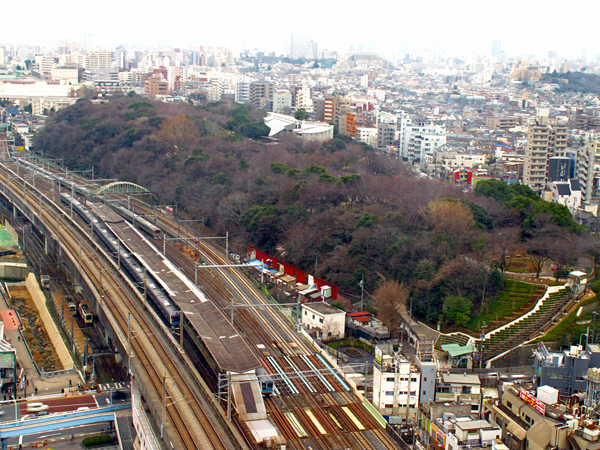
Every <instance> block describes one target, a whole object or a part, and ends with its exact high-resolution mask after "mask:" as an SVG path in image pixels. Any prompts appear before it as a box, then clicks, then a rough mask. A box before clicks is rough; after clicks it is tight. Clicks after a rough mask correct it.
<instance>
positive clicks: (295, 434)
mask: <svg viewBox="0 0 600 450" xmlns="http://www.w3.org/2000/svg"><path fill="white" fill-rule="evenodd" d="M285 47H286V48H287V49H286V51H285V53H277V54H276V53H275V52H272V51H267V52H263V51H260V50H258V49H254V50H249V49H246V50H243V51H239V50H234V49H233V48H226V47H215V46H196V47H188V48H183V47H180V48H178V47H173V46H163V47H160V49H157V48H158V47H156V46H155V47H152V48H143V47H141V46H139V45H136V46H131V47H126V46H124V45H123V46H119V47H116V48H101V47H97V46H95V45H92V43H91V42H87V38H84V39H82V41H81V42H77V41H75V40H71V39H61V40H59V41H58V42H57V43H56V45H55V46H50V45H49V44H47V43H46V44H45V45H44V46H31V45H11V44H7V43H4V44H3V45H0V151H1V152H2V158H1V159H2V161H0V163H1V164H2V167H1V168H0V188H1V189H0V191H1V192H0V194H1V195H0V209H1V210H2V215H3V219H2V220H3V224H2V227H1V228H0V247H1V248H0V278H1V279H2V284H0V294H1V297H2V300H1V302H0V315H1V319H2V323H3V325H2V326H0V376H1V380H2V385H1V392H2V393H3V394H4V401H1V399H0V403H1V404H2V406H1V411H2V412H1V414H2V415H3V417H2V423H0V439H1V440H2V445H3V448H7V446H8V448H21V446H23V447H26V446H32V447H33V446H36V447H37V446H38V445H40V444H42V445H50V444H51V445H54V446H55V447H56V448H69V447H67V446H68V445H70V444H72V443H74V442H77V443H81V445H82V446H84V447H86V448H88V447H91V446H98V445H107V446H110V445H112V446H116V447H110V448H136V449H150V448H152V449H154V448H157V449H158V448H169V446H170V448H177V449H179V448H186V449H187V448H227V449H228V448H236V449H238V448H239V449H246V448H247V449H259V448H277V449H283V448H288V449H297V450H300V449H317V448H318V449H340V450H341V449H347V448H351V449H378V450H379V449H394V448H401V449H409V448H412V449H420V450H430V449H444V450H463V449H464V450H466V449H479V448H481V449H484V448H492V449H494V450H508V449H510V450H525V449H540V450H542V449H544V450H550V449H560V450H583V449H589V450H596V449H597V450H600V440H599V436H600V423H599V418H600V403H599V402H600V373H599V372H598V370H599V369H598V367H600V343H599V338H598V332H596V330H595V327H596V315H597V314H598V312H599V311H600V299H599V298H598V297H597V295H596V294H597V293H599V292H600V281H596V278H597V269H596V263H597V262H598V259H599V258H600V252H599V251H598V248H599V246H600V241H599V240H598V239H597V232H598V231H600V221H599V219H598V213H599V202H600V148H599V146H598V143H599V142H600V134H599V129H600V58H599V57H594V58H592V57H588V55H587V52H586V50H585V48H581V49H580V51H579V53H580V55H579V57H578V58H576V59H573V58H572V57H570V58H566V57H564V56H562V55H561V54H559V53H558V52H557V51H553V50H550V51H547V52H546V54H545V55H544V56H543V57H541V56H539V55H530V56H526V55H524V54H523V55H520V56H516V55H514V54H512V53H509V52H507V51H505V50H504V48H503V42H502V40H500V39H493V40H490V41H489V45H488V47H489V51H487V52H485V53H481V52H480V54H475V52H473V51H472V52H471V54H470V55H469V56H460V57H458V56H456V57H453V56H449V52H448V51H446V50H441V49H439V48H433V47H432V48H431V49H430V50H429V51H427V52H420V53H416V52H414V51H413V52H411V51H410V50H411V48H410V47H409V42H408V41H400V43H399V45H398V46H397V48H396V50H395V51H394V52H388V51H386V52H383V53H378V52H377V50H378V46H377V44H376V42H375V40H370V41H369V42H368V43H366V44H361V45H349V46H348V47H349V50H350V51H349V52H345V51H344V52H341V51H338V50H327V49H323V48H321V45H320V44H319V42H317V41H315V40H313V39H311V37H310V35H309V34H307V33H293V34H291V35H290V36H289V37H288V41H287V44H285ZM413 48H414V47H413ZM39 427H41V428H39ZM15 430H18V433H15ZM50 432H55V435H53V436H55V437H54V439H50V442H49V441H48V438H47V436H50V434H49V433H50ZM60 445H64V447H60ZM107 448H108V447H107Z"/></svg>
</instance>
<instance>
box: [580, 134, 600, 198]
mask: <svg viewBox="0 0 600 450" xmlns="http://www.w3.org/2000/svg"><path fill="white" fill-rule="evenodd" d="M598 150H599V146H598V140H597V138H596V137H595V136H592V137H590V138H588V140H587V141H586V142H585V145H584V146H583V147H580V148H579V149H578V151H577V164H576V168H575V177H576V178H577V179H578V180H579V183H580V184H581V194H582V199H583V200H584V201H586V202H589V201H591V200H592V198H593V197H596V193H597V192H598V188H599V187H600V154H599V153H598Z"/></svg>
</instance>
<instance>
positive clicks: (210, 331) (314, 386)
mask: <svg viewBox="0 0 600 450" xmlns="http://www.w3.org/2000/svg"><path fill="white" fill-rule="evenodd" d="M1 159H2V160H3V162H1V166H0V194H1V195H2V196H3V197H4V201H6V202H8V203H9V204H10V205H11V206H12V208H13V210H14V211H19V213H20V215H21V216H24V217H26V218H27V220H28V221H29V222H30V223H31V224H32V226H33V227H35V228H36V229H37V230H38V232H39V233H40V234H41V235H42V236H43V240H44V250H45V252H46V253H47V254H48V255H51V256H52V257H53V258H54V259H56V260H57V261H60V262H58V265H59V266H60V265H61V264H62V266H63V267H65V269H66V270H67V271H68V272H69V273H71V274H72V276H73V277H74V278H75V280H76V282H77V283H78V284H79V286H81V289H82V290H83V292H84V294H85V296H86V298H87V299H88V301H89V302H90V304H91V305H92V306H93V309H94V313H95V314H96V316H97V317H98V319H99V321H100V323H101V325H102V328H103V330H104V337H105V339H106V342H107V345H108V346H109V347H110V350H111V352H113V353H114V354H115V357H116V358H117V362H120V363H121V364H123V365H125V366H126V367H127V370H128V373H129V374H130V376H131V378H132V383H134V384H135V386H136V391H137V390H139V393H140V396H141V397H143V399H144V400H145V405H146V407H147V409H148V411H149V413H150V415H151V416H152V418H153V420H154V423H155V429H156V432H157V434H160V437H161V438H162V442H163V444H164V445H165V447H171V448H177V449H180V448H181V449H194V448H198V449H200V448H201V449H246V448H261V447H263V446H271V447H272V448H277V446H281V445H286V446H287V448H292V449H298V450H300V449H309V448H312V449H356V450H358V449H365V450H367V449H368V450H371V449H373V450H379V449H393V448H398V446H399V444H398V443H397V441H395V440H394V438H393V435H392V434H391V433H390V432H389V431H388V430H386V424H385V421H384V420H383V418H382V417H381V416H380V415H379V414H378V413H377V412H376V411H375V410H374V408H373V407H372V406H371V405H370V404H369V402H368V401H367V400H365V399H363V398H362V397H360V396H359V394H357V393H356V392H355V391H354V389H353V388H352V386H351V384H350V383H349V382H347V381H346V380H345V379H344V377H343V375H341V374H340V371H339V369H338V368H337V367H336V366H335V362H333V361H328V360H327V359H326V358H325V357H323V356H321V355H320V354H319V353H318V352H317V351H316V350H315V348H313V346H312V344H311V343H310V342H309V340H308V339H307V338H306V335H305V334H304V333H302V332H300V333H299V332H298V330H297V328H296V327H295V326H292V323H291V322H290V320H289V319H288V318H287V317H286V316H285V315H284V314H282V312H281V311H280V310H279V309H278V308H276V307H272V304H270V303H268V301H267V300H266V299H265V298H264V296H263V295H262V294H261V293H260V291H259V290H258V288H257V286H256V285H255V283H254V282H253V281H251V280H250V279H249V277H248V276H247V275H246V274H245V273H244V272H243V268H240V267H230V266H233V265H234V263H232V261H231V260H230V259H229V258H228V256H227V254H226V253H225V254H224V253H223V251H222V250H219V249H218V248H216V247H214V246H212V245H211V244H209V243H208V241H207V240H204V239H201V238H197V237H195V234H197V231H196V232H194V231H192V230H190V229H188V228H187V227H181V226H180V224H179V222H178V221H177V220H176V219H174V218H173V217H172V216H171V215H170V214H165V213H163V212H157V211H156V209H154V208H152V207H151V206H149V205H147V204H145V203H143V202H141V201H139V200H136V199H133V198H129V197H128V198H124V197H123V192H119V190H118V188H117V190H116V191H115V192H112V191H111V189H113V188H110V189H106V190H105V191H103V192H104V197H103V198H104V199H105V200H110V201H114V200H121V201H122V202H123V203H124V204H125V205H129V206H131V204H132V203H133V204H134V205H135V211H136V212H137V213H138V214H141V215H142V216H143V217H145V218H150V219H152V218H154V221H153V222H154V225H155V226H156V227H158V228H160V230H162V233H163V236H164V237H163V242H160V240H157V239H155V238H153V237H151V236H149V235H146V234H145V233H144V232H143V231H140V229H139V228H136V227H134V225H133V224H131V223H130V222H128V221H126V220H124V219H123V218H122V217H121V216H120V215H119V214H117V213H116V212H115V211H114V210H113V209H112V208H110V207H109V206H107V204H109V203H110V202H109V201H105V203H106V204H102V203H100V202H99V201H92V200H98V199H99V197H97V196H88V195H86V194H85V192H79V191H78V192H77V194H76V193H75V191H76V185H80V186H84V187H86V189H88V190H90V191H95V192H98V189H90V186H91V183H90V181H89V180H87V179H81V178H79V177H75V176H73V174H71V177H70V180H71V185H70V186H68V183H61V182H58V183H55V181H54V179H52V177H53V176H56V177H62V176H63V174H61V173H59V170H58V169H54V168H51V166H50V165H49V164H48V165H47V167H48V169H47V170H46V169H44V165H43V164H42V165H41V166H36V167H35V168H33V167H32V163H31V162H28V163H27V164H22V161H18V160H13V159H10V158H9V156H8V155H7V152H6V149H5V152H4V156H3V157H2V158H1ZM49 172H50V173H51V174H56V175H50V174H49ZM32 175H33V176H32ZM36 178H37V179H36ZM65 184H66V185H67V188H64V187H61V186H65ZM69 187H70V189H69ZM128 189H129V187H128ZM61 193H69V194H70V197H71V199H73V200H74V199H75V198H79V201H80V202H81V203H82V204H84V205H85V206H86V207H87V208H88V209H89V210H90V211H92V212H93V213H94V214H95V215H96V216H97V217H98V218H99V219H100V220H102V221H103V223H104V224H106V226H107V227H108V228H109V229H110V230H111V231H112V232H113V233H114V234H115V235H116V236H117V237H118V240H119V244H118V245H119V247H118V250H117V251H116V252H114V251H110V250H109V249H107V247H106V246H105V245H103V244H102V241H101V239H99V238H98V236H97V230H96V233H95V232H94V226H93V224H91V226H90V224H88V223H86V222H85V221H84V220H82V217H80V216H78V214H77V213H74V212H73V207H72V206H70V205H65V204H64V202H63V203H61V201H60V200H59V199H60V197H61V196H60V194H61ZM64 197H65V196H63V198H64ZM66 197H68V196H66ZM166 236H170V237H169V238H168V239H167V237H166ZM176 238H177V239H180V241H178V240H177V239H176ZM161 244H162V245H161ZM121 249H123V251H125V252H127V254H131V255H135V257H136V259H137V260H138V261H140V264H142V266H143V268H144V271H145V274H146V273H147V274H148V275H149V276H152V277H153V278H152V279H153V280H156V283H157V284H158V285H160V287H161V288H162V289H164V291H165V292H167V293H168V294H169V297H170V298H171V300H172V301H173V303H174V304H175V305H177V308H178V311H179V313H180V314H179V317H180V323H179V324H177V325H176V326H173V324H170V323H168V322H167V323H166V322H165V320H164V317H161V314H160V311H159V310H157V309H156V308H154V307H153V305H152V304H151V302H149V301H148V296H147V288H148V286H147V285H146V276H144V285H143V286H140V285H139V283H135V282H134V281H132V279H131V277H130V276H128V274H127V272H126V270H124V269H123V267H122V262H121V260H120V257H121V256H120V255H121V253H120V252H121ZM115 253H118V254H116V255H115ZM202 263H204V264H206V267H205V268H204V269H201V270H198V269H199V264H202ZM235 265H237V264H235ZM236 306H238V307H240V309H241V311H243V312H241V313H238V314H236V315H235V317H234V316H233V315H232V316H231V317H232V318H233V320H232V319H231V318H229V314H227V312H228V310H229V309H231V311H233V307H236ZM244 306H248V308H246V307H244ZM260 373H263V378H261V377H260V375H259V374H260ZM264 377H267V378H266V379H269V380H271V381H272V383H273V395H271V396H269V397H264V396H263V394H264V390H263V384H262V381H261V380H264V379H265V378H264ZM134 403H135V402H134ZM134 416H135V414H134ZM152 443H153V441H152V440H151V439H148V441H147V445H148V448H153V445H152Z"/></svg>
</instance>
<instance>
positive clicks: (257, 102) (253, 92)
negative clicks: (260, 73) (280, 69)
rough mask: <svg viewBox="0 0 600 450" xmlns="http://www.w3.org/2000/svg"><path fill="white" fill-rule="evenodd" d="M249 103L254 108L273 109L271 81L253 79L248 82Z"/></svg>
mask: <svg viewBox="0 0 600 450" xmlns="http://www.w3.org/2000/svg"><path fill="white" fill-rule="evenodd" d="M250 104H251V105H252V106H254V107H255V108H262V109H266V110H268V111H272V110H273V83H271V82H269V81H255V82H253V83H250Z"/></svg>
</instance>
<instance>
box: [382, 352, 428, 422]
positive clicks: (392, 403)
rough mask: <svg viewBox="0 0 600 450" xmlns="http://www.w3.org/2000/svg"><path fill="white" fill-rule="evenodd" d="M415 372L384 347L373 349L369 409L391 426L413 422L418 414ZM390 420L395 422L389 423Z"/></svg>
mask: <svg viewBox="0 0 600 450" xmlns="http://www.w3.org/2000/svg"><path fill="white" fill-rule="evenodd" d="M420 390H421V376H420V373H419V369H418V367H416V366H413V365H412V364H411V362H410V361H409V360H408V359H406V358H405V357H404V355H402V354H400V353H394V352H393V350H391V349H390V346H389V345H388V344H384V345H380V346H377V347H375V361H374V364H373V405H374V406H375V407H376V408H377V409H378V410H379V412H380V413H381V414H383V415H386V416H390V421H391V422H392V421H394V423H400V421H401V422H402V423H406V422H407V421H411V420H415V419H416V417H417V413H418V410H419V393H420ZM392 418H394V419H395V420H392Z"/></svg>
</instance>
